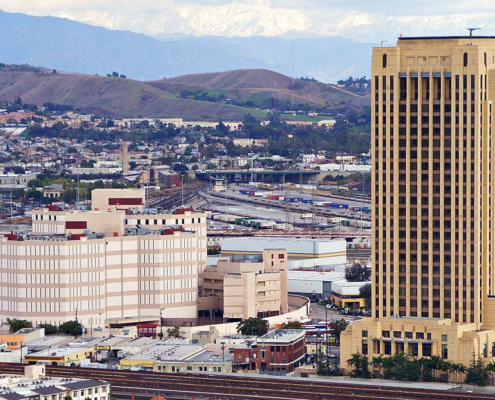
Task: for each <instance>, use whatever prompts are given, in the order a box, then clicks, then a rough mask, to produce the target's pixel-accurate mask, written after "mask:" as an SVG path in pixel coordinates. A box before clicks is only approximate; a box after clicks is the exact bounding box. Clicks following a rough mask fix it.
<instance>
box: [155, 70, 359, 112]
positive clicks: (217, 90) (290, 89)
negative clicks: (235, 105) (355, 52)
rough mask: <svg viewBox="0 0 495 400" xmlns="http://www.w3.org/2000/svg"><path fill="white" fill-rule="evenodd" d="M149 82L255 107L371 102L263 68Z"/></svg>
mask: <svg viewBox="0 0 495 400" xmlns="http://www.w3.org/2000/svg"><path fill="white" fill-rule="evenodd" d="M149 83H150V84H151V85H153V86H155V87H158V88H161V89H163V90H166V91H168V92H170V93H174V94H182V95H183V96H184V94H186V95H187V92H192V93H197V94H201V93H206V94H208V93H210V94H212V95H217V96H218V95H223V96H225V97H228V98H230V99H232V100H235V101H237V102H251V103H254V104H256V103H257V102H259V101H260V100H263V99H268V98H275V99H277V101H279V102H294V103H296V104H306V103H312V104H314V105H315V106H318V107H324V106H330V107H332V106H335V105H339V104H342V103H353V104H354V103H355V104H365V103H367V102H369V95H365V96H360V95H357V94H354V93H351V92H348V91H345V90H342V89H340V88H338V87H336V86H334V85H329V84H325V83H321V82H316V81H309V80H301V79H292V78H290V77H288V76H285V75H282V74H279V73H277V72H273V71H269V70H263V69H247V70H234V71H227V72H216V73H205V74H194V75H184V76H179V77H174V78H167V79H162V80H159V81H153V82H149Z"/></svg>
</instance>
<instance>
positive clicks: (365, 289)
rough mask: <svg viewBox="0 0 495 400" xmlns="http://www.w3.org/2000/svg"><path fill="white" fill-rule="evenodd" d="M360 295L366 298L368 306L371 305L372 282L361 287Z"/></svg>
mask: <svg viewBox="0 0 495 400" xmlns="http://www.w3.org/2000/svg"><path fill="white" fill-rule="evenodd" d="M359 296H360V297H362V298H364V301H365V302H366V307H368V308H370V307H371V283H367V284H366V285H363V286H361V287H360V288H359Z"/></svg>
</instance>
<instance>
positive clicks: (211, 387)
mask: <svg viewBox="0 0 495 400" xmlns="http://www.w3.org/2000/svg"><path fill="white" fill-rule="evenodd" d="M23 368H24V365H22V364H4V363H1V364H0V373H1V374H13V375H20V374H23ZM47 375H49V376H56V377H65V378H66V377H72V378H85V379H100V380H105V381H107V382H109V383H110V384H111V385H112V393H113V394H114V395H118V396H119V397H125V398H128V397H131V398H132V397H136V396H137V397H139V398H146V396H147V395H149V398H151V397H153V396H155V395H156V394H157V393H162V394H165V395H166V396H168V397H174V398H178V399H189V398H193V397H194V398H196V399H199V398H203V399H232V400H237V399H239V400H240V399H246V400H247V399H249V400H252V399H274V400H289V399H301V400H306V399H307V400H320V399H332V400H391V399H411V400H416V399H428V400H437V399H438V400H447V399H448V400H456V399H457V400H461V399H462V400H484V399H493V398H494V397H493V396H491V395H484V394H475V393H454V392H445V391H438V390H428V389H406V388H400V387H385V386H376V385H369V386H368V385H359V384H353V383H349V384H347V383H333V382H325V381H314V380H308V381H301V380H290V379H275V378H259V377H249V376H240V375H228V376H227V375H221V376H219V375H207V374H205V375H203V374H181V373H178V374H167V373H157V372H141V371H118V370H94V369H84V368H68V367H59V366H47Z"/></svg>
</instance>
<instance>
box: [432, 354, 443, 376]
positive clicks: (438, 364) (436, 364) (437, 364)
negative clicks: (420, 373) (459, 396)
mask: <svg viewBox="0 0 495 400" xmlns="http://www.w3.org/2000/svg"><path fill="white" fill-rule="evenodd" d="M429 364H430V366H431V369H432V370H433V376H434V377H435V382H437V381H438V371H439V370H441V369H442V368H443V364H444V361H443V360H442V358H441V357H439V356H431V357H430V360H429Z"/></svg>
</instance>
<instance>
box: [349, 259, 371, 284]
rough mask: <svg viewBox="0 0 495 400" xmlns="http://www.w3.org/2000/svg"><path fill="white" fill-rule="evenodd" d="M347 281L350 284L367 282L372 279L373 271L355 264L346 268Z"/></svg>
mask: <svg viewBox="0 0 495 400" xmlns="http://www.w3.org/2000/svg"><path fill="white" fill-rule="evenodd" d="M345 279H347V281H348V282H367V281H369V280H370V279H371V269H369V268H368V267H367V266H366V265H361V264H359V263H354V264H352V265H350V266H348V267H346V269H345Z"/></svg>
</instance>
